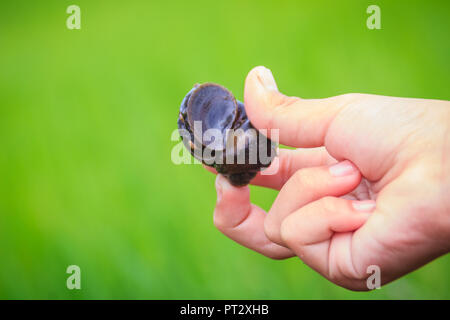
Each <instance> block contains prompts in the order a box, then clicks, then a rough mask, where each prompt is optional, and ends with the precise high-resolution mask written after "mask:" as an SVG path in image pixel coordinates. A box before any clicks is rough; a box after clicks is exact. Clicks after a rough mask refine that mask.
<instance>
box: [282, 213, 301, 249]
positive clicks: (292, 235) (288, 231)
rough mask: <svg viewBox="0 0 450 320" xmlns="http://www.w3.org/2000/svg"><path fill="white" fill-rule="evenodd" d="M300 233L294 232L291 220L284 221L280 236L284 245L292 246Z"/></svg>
mask: <svg viewBox="0 0 450 320" xmlns="http://www.w3.org/2000/svg"><path fill="white" fill-rule="evenodd" d="M297 234H298V233H297V232H296V230H294V227H293V224H292V223H291V221H290V219H289V218H286V219H284V221H283V222H282V223H281V227H280V236H281V239H282V240H283V242H284V243H286V244H287V245H291V244H292V243H294V242H295V241H296V240H297V239H296V235H297Z"/></svg>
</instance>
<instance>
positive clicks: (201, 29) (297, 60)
mask: <svg viewBox="0 0 450 320" xmlns="http://www.w3.org/2000/svg"><path fill="white" fill-rule="evenodd" d="M71 4H77V5H79V6H80V8H81V21H82V22H81V23H82V24H81V30H68V29H67V28H66V19H67V17H68V16H69V15H68V14H67V13H66V8H67V6H68V5H71ZM370 4H377V5H379V6H380V8H381V23H382V29H381V30H368V29H367V28H366V19H367V17H368V14H367V13H366V8H367V7H368V5H370ZM449 10H450V2H449V1H406V0H404V1H283V0H280V1H261V0H258V1H256V0H255V1H240V0H232V1H210V0H209V1H132V0H130V1H92V0H90V1H87V0H71V1H34V2H32V1H12V0H10V1H3V2H2V4H1V6H0V147H1V149H0V298H4V299H5V298H7V299H18V298H24V299H30V298H41V299H47V298H55V299H80V298H87V299H93V298H96V299H106V298H124V299H132V298H137V299H143V298H150V299H152V298H161V299H173V298H175V299H184V298H186V299H203V298H212V299H230V298H249V299H316V298H318V299H321V298H328V299H335V298H343V299H347V298H357V299H392V298H402V299H415V298H424V299H431V298H450V288H449V285H450V275H449V270H450V256H448V255H447V256H444V257H442V258H440V259H438V260H436V261H434V262H432V263H430V264H429V265H427V266H425V267H423V268H421V269H420V270H418V271H416V272H414V273H412V274H410V275H408V276H406V277H404V278H402V279H400V280H398V281H396V282H394V283H392V284H389V285H386V286H384V287H383V288H382V289H381V290H376V291H375V292H370V293H355V292H351V291H348V290H345V289H342V288H340V287H337V286H335V285H333V284H331V283H330V282H328V281H326V280H325V279H323V278H321V277H320V276H319V275H318V274H316V273H315V272H314V271H312V270H311V269H309V268H308V267H306V266H305V265H304V264H303V263H301V261H300V260H297V259H289V260H285V261H271V260H269V259H267V258H265V257H263V256H260V255H258V254H256V253H253V252H251V251H250V250H247V249H245V248H243V247H240V246H239V245H237V244H235V243H234V242H232V241H230V240H228V239H226V238H225V237H224V236H223V235H222V234H221V233H220V232H218V231H217V230H216V229H215V228H214V227H213V223H212V211H213V208H214V204H215V198H216V195H215V190H214V177H213V175H211V174H209V173H208V172H206V171H204V170H203V169H202V168H201V166H199V165H191V166H188V165H181V166H177V165H174V164H173V163H172V162H171V158H170V154H171V149H172V147H173V146H174V145H175V144H176V142H172V141H171V139H170V137H171V133H172V131H173V130H174V129H175V128H176V119H177V115H178V107H179V104H180V102H181V99H182V98H183V96H184V94H185V93H186V92H187V91H188V90H189V89H190V88H191V86H192V85H193V84H194V83H196V82H205V81H212V82H218V83H221V84H223V85H225V86H226V87H228V88H229V89H230V90H232V91H233V92H234V93H235V94H236V96H237V97H238V98H242V94H243V84H244V79H245V76H246V74H247V72H248V71H249V70H250V69H251V68H252V67H254V66H256V65H265V66H267V67H269V68H270V69H271V70H272V71H273V73H274V75H275V77H276V79H277V81H278V85H279V87H280V89H281V90H282V91H283V92H285V93H286V94H289V95H299V96H302V97H305V98H313V97H314V98H319V97H327V96H331V95H336V94H341V93H346V92H366V93H376V94H383V95H393V96H405V97H422V98H437V99H446V100H448V99H450V93H449V80H450V61H449V57H450V55H449V54H450V42H449V30H450V19H449ZM275 197H276V192H275V191H272V190H266V189H262V188H258V187H252V200H253V202H254V203H256V204H258V205H260V206H262V207H263V208H265V209H268V208H270V205H271V203H272V201H273V200H274V198H275ZM71 264H76V265H79V266H80V267H81V275H82V280H81V286H82V289H81V290H72V291H70V290H68V289H67V288H66V278H67V276H68V275H67V274H66V268H67V266H68V265H71Z"/></svg>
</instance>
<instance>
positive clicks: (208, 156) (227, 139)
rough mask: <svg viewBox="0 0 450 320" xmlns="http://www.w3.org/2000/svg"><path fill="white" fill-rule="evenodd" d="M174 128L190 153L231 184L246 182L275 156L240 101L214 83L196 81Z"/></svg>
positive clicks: (269, 144)
mask: <svg viewBox="0 0 450 320" xmlns="http://www.w3.org/2000/svg"><path fill="white" fill-rule="evenodd" d="M178 130H179V132H180V136H181V138H182V140H183V142H184V145H185V147H186V148H187V149H188V150H189V151H190V152H191V154H192V155H193V156H194V157H195V158H196V159H197V160H199V161H201V162H203V163H204V164H206V165H208V166H211V167H214V168H215V169H216V170H217V172H218V173H220V174H222V175H224V176H225V177H226V178H227V179H228V180H229V181H230V183H231V184H232V185H234V186H244V185H246V184H248V183H249V182H250V180H251V179H253V178H254V177H255V175H256V173H257V172H258V171H260V170H261V169H262V168H264V167H268V166H269V165H270V163H271V161H272V159H273V158H274V157H275V155H276V143H274V142H272V141H271V140H270V139H268V138H267V137H265V136H264V135H263V134H261V133H259V132H258V131H257V130H256V129H255V128H254V127H253V125H252V124H251V123H250V120H249V119H248V118H247V114H246V113H245V108H244V104H243V103H242V102H240V101H237V100H236V98H235V97H234V96H233V94H232V93H231V92H230V91H229V90H228V89H226V88H225V87H223V86H221V85H218V84H214V83H204V84H201V85H198V84H197V85H195V86H194V88H192V90H190V91H189V92H188V93H187V95H186V96H185V97H184V99H183V101H182V103H181V107H180V114H179V117H178Z"/></svg>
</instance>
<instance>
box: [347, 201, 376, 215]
mask: <svg viewBox="0 0 450 320" xmlns="http://www.w3.org/2000/svg"><path fill="white" fill-rule="evenodd" d="M352 206H353V208H354V209H355V210H356V211H363V212H367V211H373V209H375V206H376V202H375V201H374V200H364V201H353V202H352Z"/></svg>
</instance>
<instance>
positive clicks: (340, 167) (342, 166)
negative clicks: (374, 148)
mask: <svg viewBox="0 0 450 320" xmlns="http://www.w3.org/2000/svg"><path fill="white" fill-rule="evenodd" d="M329 170H330V173H331V175H332V176H334V177H343V176H348V175H351V174H354V173H355V172H357V171H358V169H357V168H356V167H355V166H354V165H353V164H352V163H351V162H350V161H348V160H344V161H342V162H339V163H336V164H334V165H332V166H331V167H330V168H329Z"/></svg>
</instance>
